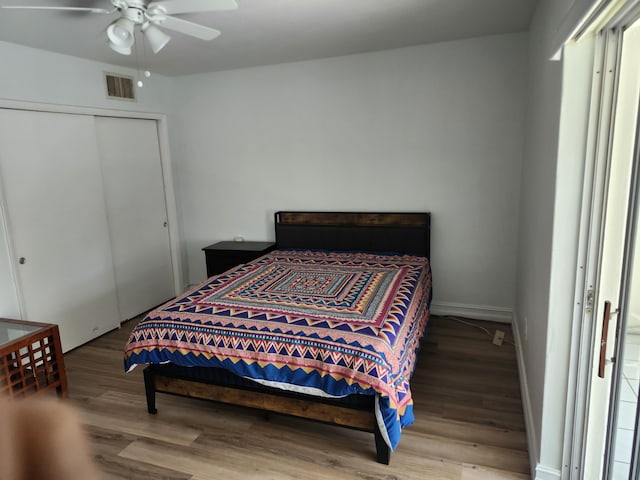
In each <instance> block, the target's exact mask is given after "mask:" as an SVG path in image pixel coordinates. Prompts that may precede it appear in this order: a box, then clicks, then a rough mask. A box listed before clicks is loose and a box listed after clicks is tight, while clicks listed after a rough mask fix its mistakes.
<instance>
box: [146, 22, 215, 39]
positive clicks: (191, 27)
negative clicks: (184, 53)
mask: <svg viewBox="0 0 640 480" xmlns="http://www.w3.org/2000/svg"><path fill="white" fill-rule="evenodd" d="M150 20H151V22H152V23H155V24H156V25H158V26H160V27H163V28H168V29H169V30H173V31H175V32H180V33H184V34H185V35H190V36H192V37H196V38H199V39H201V40H213V39H214V38H216V37H217V36H218V35H220V30H216V29H215V28H209V27H205V26H204V25H200V24H198V23H193V22H189V21H187V20H182V19H180V18H176V17H168V16H167V17H164V16H163V17H159V18H150Z"/></svg>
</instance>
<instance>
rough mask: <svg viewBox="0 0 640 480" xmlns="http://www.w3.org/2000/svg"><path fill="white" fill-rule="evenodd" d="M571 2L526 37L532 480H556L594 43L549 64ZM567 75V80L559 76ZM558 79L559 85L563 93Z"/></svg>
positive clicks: (524, 227) (522, 324)
mask: <svg viewBox="0 0 640 480" xmlns="http://www.w3.org/2000/svg"><path fill="white" fill-rule="evenodd" d="M571 4H572V2H571V1H570V0H561V1H559V0H542V1H541V2H540V4H539V5H538V9H537V11H536V15H535V17H534V21H533V23H532V28H531V31H530V48H529V58H530V67H529V71H530V74H529V88H528V91H529V98H528V101H527V123H526V132H527V135H526V140H525V148H524V159H523V167H522V195H521V203H520V233H519V258H518V270H517V271H518V275H517V285H518V288H517V302H516V311H515V315H514V320H515V322H514V326H515V330H516V332H517V343H518V344H519V348H518V351H519V363H520V372H521V382H523V396H524V398H523V402H524V406H525V416H526V420H527V429H528V432H527V433H528V438H529V452H530V461H531V465H532V477H533V478H537V479H544V480H546V479H551V478H554V479H555V478H558V479H559V478H560V476H561V472H562V468H563V465H562V455H563V440H564V421H565V418H564V415H565V408H566V401H567V378H568V373H567V372H568V368H569V352H570V346H571V344H570V342H571V337H570V335H571V321H572V317H573V298H574V289H575V278H576V258H577V245H578V226H579V213H580V200H581V194H582V174H583V166H584V148H585V133H586V116H587V113H588V104H589V88H590V87H589V83H590V78H591V65H592V58H593V55H592V54H593V50H592V48H593V44H592V43H591V44H583V45H581V46H579V47H572V49H569V50H566V51H565V58H564V59H563V61H560V62H551V61H549V58H550V56H551V55H552V54H553V53H554V51H555V48H554V47H555V45H554V42H555V41H556V39H557V37H558V28H559V26H560V24H561V23H562V20H563V18H565V17H566V14H567V11H568V10H569V9H570V7H571ZM563 76H564V77H563ZM563 81H564V87H563Z"/></svg>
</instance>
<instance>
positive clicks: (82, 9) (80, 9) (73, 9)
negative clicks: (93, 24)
mask: <svg viewBox="0 0 640 480" xmlns="http://www.w3.org/2000/svg"><path fill="white" fill-rule="evenodd" d="M0 8H9V9H14V10H64V11H67V12H90V13H113V12H115V10H112V11H109V10H105V9H104V8H85V7H29V6H18V5H0Z"/></svg>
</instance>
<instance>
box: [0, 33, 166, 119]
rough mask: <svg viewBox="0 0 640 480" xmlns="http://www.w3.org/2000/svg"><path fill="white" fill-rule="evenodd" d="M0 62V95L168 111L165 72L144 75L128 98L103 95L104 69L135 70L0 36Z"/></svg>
mask: <svg viewBox="0 0 640 480" xmlns="http://www.w3.org/2000/svg"><path fill="white" fill-rule="evenodd" d="M105 48H107V47H106V46H105ZM0 62H1V64H2V75H0V100H21V101H26V102H37V103H50V104H57V105H66V106H68V105H70V106H82V107H96V108H105V109H117V110H128V111H141V112H154V113H168V107H169V105H170V98H171V92H172V86H173V82H172V79H171V78H169V77H165V76H162V75H155V74H152V76H151V78H149V79H144V80H145V86H144V87H143V88H141V89H137V91H136V95H137V99H136V101H135V102H132V101H129V100H117V99H116V100H114V99H110V98H108V97H107V93H106V87H105V81H104V72H105V71H106V72H113V73H118V74H124V75H130V76H136V75H137V73H136V71H135V70H131V69H127V68H123V67H118V66H115V65H108V64H104V63H98V62H94V61H91V60H85V59H81V58H76V57H71V56H68V55H61V54H58V53H52V52H46V51H44V50H38V49H35V48H29V47H24V46H21V45H16V44H14V43H7V42H0Z"/></svg>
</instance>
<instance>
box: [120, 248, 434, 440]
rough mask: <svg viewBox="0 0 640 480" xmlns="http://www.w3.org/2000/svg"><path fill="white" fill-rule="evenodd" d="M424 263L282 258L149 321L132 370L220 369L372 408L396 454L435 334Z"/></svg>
mask: <svg viewBox="0 0 640 480" xmlns="http://www.w3.org/2000/svg"><path fill="white" fill-rule="evenodd" d="M430 300H431V271H430V267H429V263H428V260H427V259H426V258H425V257H419V256H410V255H393V254H371V253H359V252H329V251H310V250H291V251H290V250H276V251H274V252H271V253H269V254H267V255H265V256H263V257H260V258H259V259H257V260H254V261H252V262H250V263H247V264H243V265H240V266H238V267H236V268H234V269H232V270H229V271H228V272H225V273H224V274H222V275H218V276H214V277H211V278H209V279H208V280H207V281H205V282H203V283H202V284H200V285H198V286H197V287H195V288H193V289H191V290H189V291H188V292H186V293H185V294H183V295H181V296H180V297H178V298H176V299H175V300H173V301H171V302H168V303H166V304H165V305H162V306H161V307H159V308H157V309H155V310H153V311H152V312H150V313H149V314H148V315H147V316H146V317H145V318H144V319H143V320H142V321H141V322H140V323H139V324H138V325H137V326H136V327H135V328H134V330H133V331H132V332H131V335H130V338H129V340H128V342H127V344H126V346H125V358H124V366H125V370H126V371H130V370H131V369H133V368H135V366H136V365H139V364H165V363H172V364H175V365H177V366H182V367H216V368H223V369H226V370H228V371H230V372H232V373H234V374H235V375H238V376H240V377H244V378H247V379H252V380H253V381H256V382H260V383H262V384H266V385H268V386H270V387H278V388H281V389H285V390H291V391H296V392H300V393H304V394H310V395H314V396H319V397H345V396H348V395H353V394H362V395H370V396H373V397H374V400H375V406H376V417H377V419H378V424H379V426H380V430H381V432H382V435H383V438H384V439H385V441H386V442H387V444H388V445H389V446H390V447H391V449H392V450H394V449H395V448H396V446H397V444H398V441H399V439H400V435H401V431H402V428H404V427H406V426H407V425H410V424H411V423H412V422H413V402H412V398H411V390H410V385H409V380H410V378H411V374H412V373H413V370H414V368H415V363H416V357H417V352H418V350H419V348H420V344H421V341H422V339H423V336H424V334H425V331H426V326H427V322H428V318H429V310H428V307H429V303H430Z"/></svg>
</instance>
